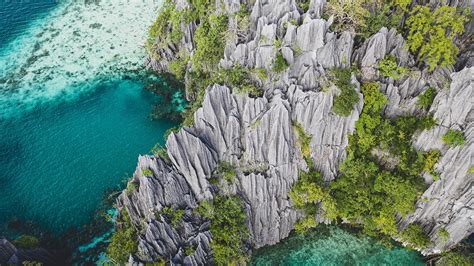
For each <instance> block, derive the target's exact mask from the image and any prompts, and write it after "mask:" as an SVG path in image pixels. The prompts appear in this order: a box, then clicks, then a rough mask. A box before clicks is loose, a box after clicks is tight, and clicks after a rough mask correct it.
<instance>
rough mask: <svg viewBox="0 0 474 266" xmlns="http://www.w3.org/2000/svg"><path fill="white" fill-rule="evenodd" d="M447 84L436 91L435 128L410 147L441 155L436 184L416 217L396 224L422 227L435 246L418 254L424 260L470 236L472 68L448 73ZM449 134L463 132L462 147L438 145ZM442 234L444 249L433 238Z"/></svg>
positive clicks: (473, 201)
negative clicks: (446, 235) (446, 237)
mask: <svg viewBox="0 0 474 266" xmlns="http://www.w3.org/2000/svg"><path fill="white" fill-rule="evenodd" d="M451 78H452V82H451V86H450V87H449V88H447V89H445V90H442V91H440V92H439V93H438V95H437V96H436V98H435V100H434V102H433V105H432V106H431V111H432V112H434V118H435V119H436V120H437V122H438V123H439V125H438V126H435V127H434V128H433V129H430V130H427V131H424V132H422V133H421V134H420V136H419V137H418V138H417V139H416V141H415V146H416V147H418V148H420V149H422V150H429V149H439V150H440V151H441V152H442V155H443V156H442V157H441V159H440V160H439V162H438V163H437V164H436V170H437V171H438V172H439V173H440V175H439V180H437V181H434V180H433V179H430V180H429V181H430V183H432V184H431V186H430V187H429V188H428V189H427V190H426V191H425V193H424V194H423V196H422V200H420V201H419V202H418V203H417V208H416V211H415V213H413V214H412V215H409V216H408V217H407V218H406V219H405V220H404V221H402V223H401V225H402V227H403V226H406V225H407V224H408V223H411V222H417V223H420V224H422V225H423V227H424V229H425V232H427V233H428V234H429V236H430V237H431V239H432V241H433V242H434V243H435V244H434V246H431V247H429V248H428V249H426V250H424V251H423V252H424V253H426V254H430V253H439V252H441V251H442V250H445V249H449V248H451V247H452V246H453V245H455V244H457V243H459V242H460V241H461V240H463V239H464V238H466V237H467V236H469V235H470V234H472V233H473V232H474V208H473V206H474V186H473V185H474V174H473V173H472V170H470V168H471V167H472V165H473V159H474V154H473V152H474V68H466V69H463V70H462V71H460V72H457V73H453V74H452V76H451ZM450 128H451V129H456V130H462V131H463V133H464V136H465V137H466V143H465V144H464V145H463V146H458V147H449V146H447V145H446V144H444V143H443V141H442V137H443V135H444V134H445V133H446V132H447V130H448V129H450ZM441 228H444V229H446V230H447V231H448V232H449V236H450V237H449V240H448V241H447V242H445V243H444V242H443V241H442V240H441V239H440V237H439V236H438V234H437V233H438V231H439V230H440V229H441Z"/></svg>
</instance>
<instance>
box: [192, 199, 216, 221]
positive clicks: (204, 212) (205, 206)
mask: <svg viewBox="0 0 474 266" xmlns="http://www.w3.org/2000/svg"><path fill="white" fill-rule="evenodd" d="M195 211H196V213H197V214H199V215H200V216H201V217H203V218H206V219H212V217H214V205H213V204H212V202H211V201H208V200H203V201H201V202H200V203H199V206H198V207H197V208H196V209H195Z"/></svg>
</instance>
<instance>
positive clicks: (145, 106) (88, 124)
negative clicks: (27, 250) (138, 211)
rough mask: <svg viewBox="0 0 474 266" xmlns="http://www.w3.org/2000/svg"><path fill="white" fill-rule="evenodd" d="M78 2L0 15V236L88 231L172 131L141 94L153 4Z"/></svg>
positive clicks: (11, 9) (1, 8)
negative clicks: (112, 194)
mask: <svg viewBox="0 0 474 266" xmlns="http://www.w3.org/2000/svg"><path fill="white" fill-rule="evenodd" d="M86 2H94V1H76V2H73V1H51V0H40V1H6V2H5V1H4V2H3V3H2V4H1V5H0V45H1V46H0V69H2V71H0V235H9V234H10V233H11V230H9V228H8V227H7V225H8V223H9V222H11V221H20V222H21V223H22V224H31V225H34V226H36V227H39V228H41V229H43V230H48V231H51V232H53V233H55V234H58V235H59V234H61V233H63V232H65V231H66V230H67V229H68V228H70V227H80V226H83V225H85V224H87V223H88V222H89V221H90V220H91V217H92V214H93V213H94V211H95V210H96V208H97V207H98V206H99V204H100V203H101V200H102V198H103V196H104V193H105V192H106V191H107V189H109V188H115V189H118V188H120V187H122V186H123V183H122V181H123V180H125V179H126V178H127V177H129V176H130V175H132V174H133V172H134V170H135V166H136V163H137V158H138V156H139V155H140V154H147V153H149V152H150V149H151V148H152V147H153V146H154V145H155V144H156V143H163V142H164V138H163V134H164V132H165V131H166V130H167V129H169V128H170V127H172V126H175V124H174V123H172V122H171V121H166V120H158V121H151V119H150V118H149V114H150V111H151V110H152V106H153V105H154V104H155V103H156V102H157V101H158V99H157V97H156V96H154V95H153V94H151V93H150V92H148V91H146V90H144V89H143V88H144V86H145V85H146V84H147V82H149V80H150V79H149V77H148V75H149V74H148V73H146V72H144V71H143V70H142V62H143V61H144V56H145V54H144V51H143V47H142V44H143V42H142V41H143V40H144V39H145V38H146V30H147V25H149V24H150V23H151V22H152V21H153V19H154V17H155V15H156V12H157V10H158V7H159V6H160V2H159V1H142V0H136V1H133V0H132V1H120V0H118V1H106V0H104V1H98V2H100V4H94V3H92V4H91V3H89V4H86ZM125 22H127V27H123V25H124V24H125ZM114 46H115V47H114Z"/></svg>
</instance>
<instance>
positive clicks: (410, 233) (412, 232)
mask: <svg viewBox="0 0 474 266" xmlns="http://www.w3.org/2000/svg"><path fill="white" fill-rule="evenodd" d="M400 237H401V238H402V239H403V241H405V242H408V243H409V245H410V246H411V247H413V248H420V249H423V248H427V247H428V245H429V244H430V243H431V241H430V238H429V237H428V236H426V234H425V233H424V232H423V229H422V228H421V225H419V224H410V225H409V226H408V227H407V228H406V229H405V230H403V231H402V232H401V234H400Z"/></svg>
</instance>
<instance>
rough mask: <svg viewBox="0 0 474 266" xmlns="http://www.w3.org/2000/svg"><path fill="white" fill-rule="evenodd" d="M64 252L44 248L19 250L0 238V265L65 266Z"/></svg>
mask: <svg viewBox="0 0 474 266" xmlns="http://www.w3.org/2000/svg"><path fill="white" fill-rule="evenodd" d="M67 257H68V256H67V254H66V252H65V251H51V250H46V249H44V248H36V249H29V250H25V249H19V248H16V247H15V245H13V244H12V243H10V242H9V241H8V240H7V239H5V238H0V265H24V263H28V262H29V263H34V262H37V263H42V264H44V265H65V264H66V263H67Z"/></svg>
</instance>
